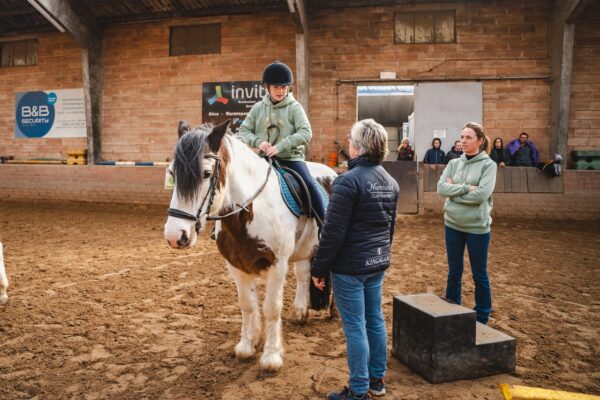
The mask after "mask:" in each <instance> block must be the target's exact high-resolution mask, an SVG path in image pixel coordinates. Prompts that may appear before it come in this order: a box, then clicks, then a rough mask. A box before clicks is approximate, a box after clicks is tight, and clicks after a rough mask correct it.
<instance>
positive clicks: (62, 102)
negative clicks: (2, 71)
mask: <svg viewBox="0 0 600 400" xmlns="http://www.w3.org/2000/svg"><path fill="white" fill-rule="evenodd" d="M86 136H87V133H86V124H85V102H84V98H83V89H60V90H46V91H35V92H18V93H17V95H16V100H15V137H16V138H75V137H86Z"/></svg>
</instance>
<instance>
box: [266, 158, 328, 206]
mask: <svg viewBox="0 0 600 400" xmlns="http://www.w3.org/2000/svg"><path fill="white" fill-rule="evenodd" d="M273 169H274V170H275V172H276V173H277V179H278V180H279V187H280V188H281V197H282V198H283V201H284V202H285V205H286V206H287V207H288V208H289V209H290V211H291V212H292V214H294V215H295V216H296V217H300V216H301V215H305V213H303V212H302V209H301V208H300V204H298V202H297V201H296V199H295V198H294V196H293V195H292V192H291V190H290V187H289V186H288V183H287V181H286V180H285V179H284V178H283V176H284V175H286V176H289V177H290V178H291V179H296V177H295V176H294V175H292V174H290V173H288V172H286V171H284V170H283V169H280V168H273ZM317 187H318V188H319V194H320V196H321V199H322V201H323V205H324V206H325V209H327V205H328V204H329V196H328V195H327V192H326V191H325V188H324V187H323V186H321V185H320V184H318V183H317Z"/></svg>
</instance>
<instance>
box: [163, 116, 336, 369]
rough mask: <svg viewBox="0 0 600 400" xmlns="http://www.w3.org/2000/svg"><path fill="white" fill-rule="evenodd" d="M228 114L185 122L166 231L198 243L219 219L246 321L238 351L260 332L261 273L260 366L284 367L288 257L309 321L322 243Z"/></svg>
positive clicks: (297, 308)
mask: <svg viewBox="0 0 600 400" xmlns="http://www.w3.org/2000/svg"><path fill="white" fill-rule="evenodd" d="M228 124H229V121H228V122H226V123H223V124H221V125H218V126H216V127H214V128H213V127H212V125H210V124H205V125H202V126H200V127H198V128H195V129H194V130H191V129H190V128H189V126H188V125H187V124H185V123H180V127H179V134H180V139H179V142H178V144H177V148H176V151H175V157H174V160H173V162H172V164H171V166H170V167H169V168H170V171H171V173H172V175H173V178H174V181H175V185H174V190H173V197H172V198H171V204H170V208H169V217H168V219H167V222H166V224H165V230H164V235H165V238H166V239H167V241H168V242H169V245H170V246H171V247H173V248H177V249H187V248H190V247H191V246H193V245H194V244H195V242H196V240H197V238H198V233H199V232H200V231H201V230H202V229H203V228H204V227H205V226H206V222H207V220H211V219H212V220H217V223H216V231H217V232H216V234H217V247H218V249H219V251H220V253H221V254H222V255H223V257H224V258H225V260H226V265H227V268H228V269H229V272H230V273H231V275H232V277H233V279H234V281H235V284H236V287H237V291H238V300H239V305H240V309H241V313H242V329H241V338H240V341H239V343H238V344H237V345H236V346H235V354H236V356H237V357H238V358H239V359H246V358H250V357H253V356H254V355H255V353H256V346H257V345H258V343H259V341H260V338H261V330H262V328H261V316H260V306H259V302H258V296H257V290H256V278H258V277H261V278H263V279H264V280H265V283H266V293H265V298H264V303H263V312H264V318H265V342H264V349H263V354H262V356H261V358H260V366H261V368H262V369H265V370H277V369H279V368H280V367H281V365H282V364H283V359H282V350H283V348H282V339H281V309H282V306H283V288H284V283H285V277H286V273H287V271H288V263H293V264H294V267H295V272H296V279H297V289H296V297H295V300H294V305H293V316H294V319H295V320H297V321H298V322H302V323H303V322H305V321H306V319H307V317H308V307H309V282H310V263H309V259H310V257H312V255H313V252H314V246H315V245H316V244H317V225H316V223H315V221H314V219H312V218H308V217H306V216H302V217H300V218H297V217H296V216H294V215H293V214H292V212H291V211H289V209H288V208H287V206H286V205H285V203H284V201H283V199H282V197H281V194H280V186H279V182H278V179H277V177H276V176H275V172H274V171H273V169H272V168H271V166H270V164H269V163H268V162H267V161H266V160H265V159H263V158H260V157H258V156H257V155H256V154H255V153H254V152H253V151H252V150H251V149H249V148H248V147H247V146H246V145H245V144H244V143H242V142H241V141H240V140H238V139H237V138H236V137H235V136H232V135H230V134H227V131H228V129H227V127H228ZM307 164H309V165H308V167H309V170H310V171H311V173H313V175H316V174H315V173H314V172H315V171H317V172H318V175H319V176H317V178H324V179H323V180H326V181H329V182H331V181H332V180H333V179H334V178H335V176H336V173H335V171H333V170H332V169H330V168H328V167H326V166H324V165H322V164H315V163H307Z"/></svg>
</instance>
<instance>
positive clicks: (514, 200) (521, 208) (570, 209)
mask: <svg viewBox="0 0 600 400" xmlns="http://www.w3.org/2000/svg"><path fill="white" fill-rule="evenodd" d="M593 173H596V174H598V173H597V172H596V171H593ZM597 179H598V178H597ZM493 196H494V208H493V210H492V217H497V216H513V217H517V216H524V217H540V218H552V219H554V218H556V219H580V220H600V203H599V202H598V197H599V196H600V192H595V193H591V192H587V193H586V192H580V193H562V194H545V193H495V194H494V195H493ZM444 201H445V199H444V198H443V197H441V196H439V195H438V194H437V193H435V192H429V193H427V192H426V193H424V196H423V212H425V213H434V214H443V213H444Z"/></svg>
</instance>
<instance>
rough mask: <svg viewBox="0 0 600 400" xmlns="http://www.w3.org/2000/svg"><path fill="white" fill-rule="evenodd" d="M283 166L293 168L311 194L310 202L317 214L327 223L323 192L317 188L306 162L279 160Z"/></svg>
mask: <svg viewBox="0 0 600 400" xmlns="http://www.w3.org/2000/svg"><path fill="white" fill-rule="evenodd" d="M278 161H279V162H280V163H281V165H283V166H285V167H288V168H291V169H293V170H294V171H296V172H297V173H298V174H299V175H300V176H301V177H302V179H304V182H305V183H306V186H307V187H308V192H309V193H310V202H311V204H312V206H313V208H314V209H315V212H316V213H317V215H318V216H319V218H321V221H325V206H324V204H323V199H322V198H321V192H320V191H319V188H318V187H317V185H318V183H317V180H316V179H315V178H314V177H313V176H312V175H311V174H310V171H309V170H308V167H307V166H306V163H305V162H304V161H289V160H278Z"/></svg>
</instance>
